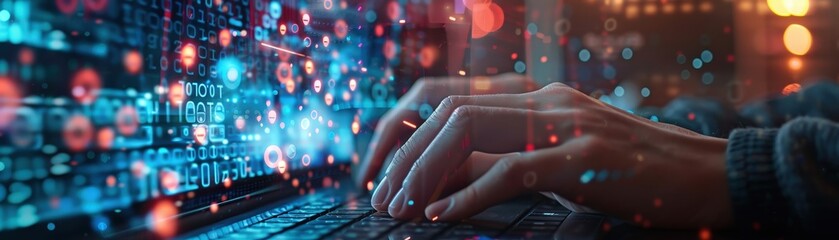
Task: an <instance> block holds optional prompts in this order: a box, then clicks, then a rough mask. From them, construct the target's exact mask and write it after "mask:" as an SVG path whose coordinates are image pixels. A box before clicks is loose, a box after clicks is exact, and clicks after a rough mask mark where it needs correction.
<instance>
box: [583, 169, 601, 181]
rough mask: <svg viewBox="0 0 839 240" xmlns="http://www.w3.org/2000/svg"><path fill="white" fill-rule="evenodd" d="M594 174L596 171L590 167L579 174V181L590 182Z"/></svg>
mask: <svg viewBox="0 0 839 240" xmlns="http://www.w3.org/2000/svg"><path fill="white" fill-rule="evenodd" d="M596 174H597V173H596V172H595V171H594V170H592V169H589V170H586V171H585V172H583V174H582V175H580V183H583V184H587V183H589V182H591V180H592V179H594V177H595V175H596Z"/></svg>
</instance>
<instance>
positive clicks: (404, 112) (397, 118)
mask: <svg viewBox="0 0 839 240" xmlns="http://www.w3.org/2000/svg"><path fill="white" fill-rule="evenodd" d="M536 89H537V86H536V84H535V83H534V82H533V81H532V80H530V79H529V78H527V77H525V76H523V75H519V74H501V75H497V76H492V77H443V78H424V79H420V80H418V81H417V83H415V84H414V86H412V87H411V89H410V90H409V91H408V92H407V93H406V94H405V95H404V96H403V97H402V98H400V99H399V102H398V103H397V104H396V106H395V107H393V109H391V110H390V111H388V112H387V113H386V114H385V115H384V116H382V118H381V119H380V120H379V123H378V124H377V126H376V131H375V133H374V134H373V138H372V141H370V146H369V148H368V150H367V154H366V157H365V158H364V159H363V160H362V161H361V162H360V164H359V167H358V169H359V170H358V173H357V174H355V182H356V184H357V185H358V186H359V187H360V188H361V189H366V188H365V187H366V186H365V185H366V184H367V183H368V182H370V181H371V180H373V178H375V177H376V175H377V174H378V173H379V171H380V170H381V168H382V165H383V164H384V162H385V158H387V155H388V153H390V151H391V150H392V149H393V148H394V147H398V141H400V139H406V138H408V137H409V136H411V134H412V133H413V132H414V131H415V130H416V129H414V128H411V127H408V126H406V125H405V124H403V123H402V121H407V122H410V123H413V124H417V125H419V124H420V123H422V118H420V115H419V113H418V111H417V106H420V105H422V104H425V103H427V104H430V105H431V106H432V107H436V106H437V105H438V104H440V101H442V100H443V99H445V98H446V97H448V96H451V95H482V94H497V93H522V92H529V91H533V90H536ZM476 159H487V160H490V159H492V157H491V156H482V157H480V158H476ZM467 162H470V161H467ZM482 162H485V161H482ZM385 207H386V206H385Z"/></svg>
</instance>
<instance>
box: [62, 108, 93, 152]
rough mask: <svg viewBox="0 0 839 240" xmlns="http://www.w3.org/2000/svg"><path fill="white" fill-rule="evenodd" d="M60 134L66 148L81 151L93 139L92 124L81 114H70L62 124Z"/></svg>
mask: <svg viewBox="0 0 839 240" xmlns="http://www.w3.org/2000/svg"><path fill="white" fill-rule="evenodd" d="M62 136H63V137H64V145H65V146H67V149H69V150H70V151H74V152H78V151H82V150H84V149H85V148H87V145H88V144H90V141H91V140H92V139H93V125H92V124H91V123H90V119H88V118H87V117H85V116H83V115H75V116H72V117H70V119H69V120H67V122H66V123H65V124H64V131H63V134H62Z"/></svg>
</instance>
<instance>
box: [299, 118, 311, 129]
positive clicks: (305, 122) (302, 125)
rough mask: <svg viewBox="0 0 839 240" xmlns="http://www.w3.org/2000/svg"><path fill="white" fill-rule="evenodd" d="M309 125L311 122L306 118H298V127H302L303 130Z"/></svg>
mask: <svg viewBox="0 0 839 240" xmlns="http://www.w3.org/2000/svg"><path fill="white" fill-rule="evenodd" d="M310 125H311V123H310V122H309V119H308V118H303V119H301V120H300V128H302V129H303V130H306V129H309V126H310Z"/></svg>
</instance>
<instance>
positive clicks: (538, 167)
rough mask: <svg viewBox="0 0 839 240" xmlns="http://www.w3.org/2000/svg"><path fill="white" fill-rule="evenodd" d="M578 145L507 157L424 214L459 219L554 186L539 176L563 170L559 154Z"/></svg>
mask: <svg viewBox="0 0 839 240" xmlns="http://www.w3.org/2000/svg"><path fill="white" fill-rule="evenodd" d="M577 145H579V144H576V143H569V144H566V145H562V146H558V147H554V148H547V149H541V150H536V151H532V152H526V153H522V154H519V155H515V156H510V157H507V158H504V159H502V160H500V161H499V162H498V163H497V164H495V166H493V167H492V169H490V171H489V172H487V174H485V175H483V176H481V178H479V179H478V180H477V181H475V182H473V183H472V184H471V185H469V186H467V187H466V188H464V189H462V190H461V191H458V192H456V193H454V194H452V195H450V196H448V197H446V198H443V199H441V200H439V201H436V202H434V203H432V204H430V205H428V207H427V208H425V216H426V217H427V218H428V219H431V220H435V221H453V220H459V219H463V218H468V217H471V216H473V215H475V214H477V213H479V212H481V211H483V210H485V209H487V208H489V207H491V206H493V205H496V204H498V203H501V202H504V201H506V200H508V199H510V198H513V197H515V196H518V195H519V194H521V193H523V192H526V191H539V190H541V189H542V188H552V187H553V185H549V183H548V182H547V181H544V180H543V181H541V182H540V178H539V176H540V175H541V176H544V175H545V174H551V175H561V174H563V171H562V170H560V169H562V168H563V167H565V164H566V163H565V162H564V161H563V159H562V158H560V157H561V156H565V155H568V154H573V153H574V152H575V151H576V149H575V147H577ZM543 178H544V177H543ZM568 179H571V178H566V179H563V180H566V181H567V180H568Z"/></svg>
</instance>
